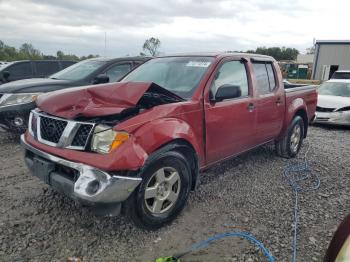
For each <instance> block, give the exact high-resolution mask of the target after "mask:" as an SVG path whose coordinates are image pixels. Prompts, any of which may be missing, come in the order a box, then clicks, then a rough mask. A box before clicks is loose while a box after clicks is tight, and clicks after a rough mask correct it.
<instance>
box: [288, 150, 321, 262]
mask: <svg viewBox="0 0 350 262" xmlns="http://www.w3.org/2000/svg"><path fill="white" fill-rule="evenodd" d="M309 149H310V147H309V146H308V148H307V150H306V153H305V155H304V161H303V162H302V163H294V164H289V165H288V166H286V168H285V170H284V172H283V179H284V180H285V181H286V182H287V183H288V184H289V186H290V187H291V188H292V190H293V192H294V210H293V230H294V232H293V244H292V252H293V253H292V262H296V261H297V237H298V236H297V234H298V233H297V230H298V224H299V213H298V198H299V193H303V192H308V191H313V190H316V189H318V188H319V187H320V183H321V181H320V177H319V176H318V174H316V173H314V172H313V171H312V169H311V167H310V165H309V162H308V161H307V154H308V152H309ZM303 183H304V184H303ZM307 183H308V184H307Z"/></svg>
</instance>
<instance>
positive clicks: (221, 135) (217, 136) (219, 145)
mask: <svg viewBox="0 0 350 262" xmlns="http://www.w3.org/2000/svg"><path fill="white" fill-rule="evenodd" d="M247 69H248V64H247V62H246V61H243V60H232V59H229V60H224V61H223V62H221V64H220V65H219V66H218V68H217V70H216V72H215V73H214V75H213V76H212V77H211V80H209V81H210V82H209V88H210V90H209V92H208V93H209V94H208V95H207V96H208V97H206V98H205V104H204V112H205V122H206V152H207V164H210V163H214V162H216V161H218V160H221V159H224V158H227V157H230V156H232V155H235V154H238V153H240V152H242V151H245V150H247V149H249V148H250V147H252V145H253V142H252V136H253V134H254V130H255V117H256V113H255V110H254V108H253V105H254V97H253V89H252V84H251V83H252V82H251V78H250V77H248V75H250V74H247ZM225 84H226V85H236V86H240V88H241V93H242V94H241V97H238V98H234V99H227V100H223V101H221V102H212V101H210V99H209V96H210V94H211V96H212V97H214V96H215V93H216V91H217V89H218V88H219V87H220V86H222V85H225Z"/></svg>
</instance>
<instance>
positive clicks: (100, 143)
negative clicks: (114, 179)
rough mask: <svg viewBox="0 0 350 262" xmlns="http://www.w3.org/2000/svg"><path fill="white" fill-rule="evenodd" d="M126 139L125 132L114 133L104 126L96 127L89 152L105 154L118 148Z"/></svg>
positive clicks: (126, 134)
mask: <svg viewBox="0 0 350 262" xmlns="http://www.w3.org/2000/svg"><path fill="white" fill-rule="evenodd" d="M128 138H129V134H128V133H127V132H122V131H114V130H112V128H111V127H109V126H106V125H97V126H96V127H95V130H94V134H93V136H92V141H91V150H92V151H95V152H98V153H102V154H107V153H109V152H111V151H112V150H114V149H116V148H118V147H119V146H120V145H121V144H122V143H123V142H124V141H126V140H127V139H128Z"/></svg>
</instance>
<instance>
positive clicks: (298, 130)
mask: <svg viewBox="0 0 350 262" xmlns="http://www.w3.org/2000/svg"><path fill="white" fill-rule="evenodd" d="M304 131H305V130H304V120H303V119H302V118H301V117H300V116H296V117H294V119H293V121H292V122H291V124H290V125H289V127H288V131H287V133H286V135H285V136H284V137H283V138H282V139H281V140H279V141H276V152H277V154H278V155H279V156H282V157H285V158H292V157H295V156H296V155H297V154H298V152H299V150H300V147H301V145H302V143H303V139H304Z"/></svg>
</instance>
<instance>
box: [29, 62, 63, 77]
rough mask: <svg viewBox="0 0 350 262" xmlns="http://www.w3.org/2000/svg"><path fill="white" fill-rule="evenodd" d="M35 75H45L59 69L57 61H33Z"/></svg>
mask: <svg viewBox="0 0 350 262" xmlns="http://www.w3.org/2000/svg"><path fill="white" fill-rule="evenodd" d="M34 65H35V71H36V74H35V77H47V76H50V75H52V74H54V73H56V72H58V71H59V70H60V67H59V63H58V61H34Z"/></svg>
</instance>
